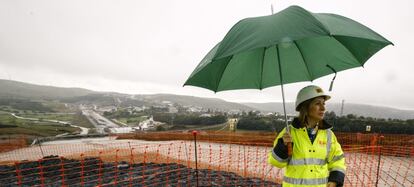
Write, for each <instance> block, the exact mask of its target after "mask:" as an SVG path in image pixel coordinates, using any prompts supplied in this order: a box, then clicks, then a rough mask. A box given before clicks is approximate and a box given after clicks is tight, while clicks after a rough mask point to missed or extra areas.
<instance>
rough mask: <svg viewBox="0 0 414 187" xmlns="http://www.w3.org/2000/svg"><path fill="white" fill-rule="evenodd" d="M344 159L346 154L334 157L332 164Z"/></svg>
mask: <svg viewBox="0 0 414 187" xmlns="http://www.w3.org/2000/svg"><path fill="white" fill-rule="evenodd" d="M344 157H345V156H344V154H342V155H338V156H334V157H333V159H332V161H331V162H335V161H338V160H341V159H342V158H344Z"/></svg>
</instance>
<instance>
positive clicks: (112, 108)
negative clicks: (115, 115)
mask: <svg viewBox="0 0 414 187" xmlns="http://www.w3.org/2000/svg"><path fill="white" fill-rule="evenodd" d="M95 110H96V111H98V112H115V111H117V107H116V106H104V107H95Z"/></svg>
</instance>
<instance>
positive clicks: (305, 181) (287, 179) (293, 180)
mask: <svg viewBox="0 0 414 187" xmlns="http://www.w3.org/2000/svg"><path fill="white" fill-rule="evenodd" d="M283 181H285V182H287V183H290V184H304V185H320V184H326V183H328V178H316V179H303V178H290V177H286V176H285V177H283Z"/></svg>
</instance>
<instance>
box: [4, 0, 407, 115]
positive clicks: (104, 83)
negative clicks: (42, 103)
mask: <svg viewBox="0 0 414 187" xmlns="http://www.w3.org/2000/svg"><path fill="white" fill-rule="evenodd" d="M271 4H273V6H274V10H275V12H278V11H280V10H282V9H285V8H287V7H288V6H291V5H299V6H302V7H304V8H305V9H307V10H309V11H311V12H315V13H321V12H323V13H335V14H340V15H343V16H346V17H349V18H351V19H354V20H356V21H358V22H360V23H362V24H364V25H366V26H368V27H370V28H371V29H373V30H374V31H376V32H378V33H380V34H381V35H382V36H384V37H385V38H387V39H388V40H390V41H392V42H393V43H394V44H395V46H387V47H385V48H384V49H383V50H381V51H379V52H378V53H377V54H376V55H374V56H373V57H372V58H371V59H369V60H368V62H367V63H366V64H365V68H355V69H351V70H347V71H343V72H340V73H338V75H337V77H336V80H335V85H334V89H333V91H332V92H331V93H330V94H331V95H332V96H333V97H332V100H331V102H341V101H342V100H345V103H362V104H372V105H381V106H389V107H394V108H401V109H414V99H413V96H412V95H413V94H414V84H413V82H412V81H413V80H414V73H413V70H414V63H413V62H412V61H413V59H414V50H413V49H414V48H413V47H412V46H411V44H414V37H413V36H412V34H413V33H414V21H413V20H414V11H413V10H412V9H413V8H414V6H413V5H414V3H413V2H412V1H409V0H393V1H388V0H384V1H360V0H346V1H344V0H341V1H333V0H316V1H310V0H303V1H299V0H295V1H293V0H289V1H288V0H283V1H282V0H280V1H271V0H208V1H196V0H66V1H62V0H0V79H11V80H17V81H23V82H29V83H35V84H42V85H51V86H62V87H81V88H86V89H91V90H96V91H116V92H121V93H129V94H152V93H172V94H181V95H192V96H201V97H215V98H221V99H224V100H227V101H235V102H273V101H281V99H282V96H281V90H280V86H276V87H272V88H268V89H265V90H262V91H259V90H239V91H224V92H219V93H216V94H215V93H213V92H212V91H209V90H206V89H202V88H197V87H191V86H186V87H182V85H183V83H184V82H185V80H186V79H187V77H188V76H189V75H190V74H191V72H192V71H193V69H194V68H195V67H196V66H197V64H198V63H199V62H200V61H201V59H202V58H203V57H204V55H206V54H207V52H208V51H209V50H210V49H211V48H212V47H213V46H214V45H215V44H216V43H218V42H219V41H220V40H221V39H223V37H224V36H225V34H226V33H227V31H228V30H229V29H230V28H231V27H232V26H233V25H234V24H235V23H236V22H237V21H239V20H240V19H243V18H246V17H256V16H264V15H269V14H270V13H271V9H270V6H271ZM332 77H333V75H330V76H326V77H323V78H320V79H317V80H316V81H314V82H313V83H310V82H305V83H295V84H289V85H286V86H285V95H286V98H287V101H292V102H293V101H294V99H295V97H296V93H297V92H298V90H299V89H300V88H301V87H303V86H306V85H309V84H317V85H320V86H321V87H322V88H324V89H325V90H328V88H329V83H330V80H331V79H332ZM0 89H1V88H0Z"/></svg>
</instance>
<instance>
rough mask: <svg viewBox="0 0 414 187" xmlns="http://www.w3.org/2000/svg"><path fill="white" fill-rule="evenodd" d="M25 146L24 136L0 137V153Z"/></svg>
mask: <svg viewBox="0 0 414 187" xmlns="http://www.w3.org/2000/svg"><path fill="white" fill-rule="evenodd" d="M26 146H27V141H26V139H25V138H23V137H22V138H6V139H0V153H2V152H6V151H10V150H14V149H19V148H23V147H26Z"/></svg>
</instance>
